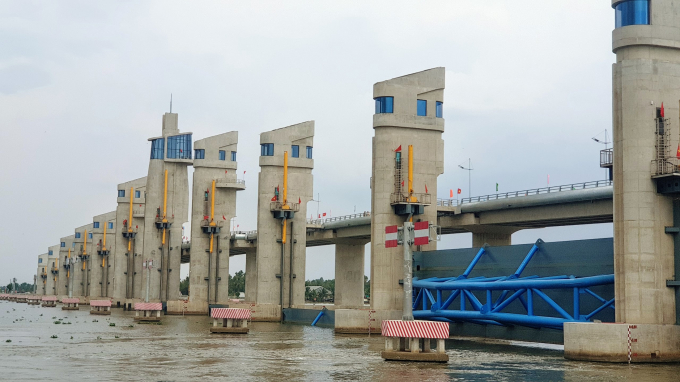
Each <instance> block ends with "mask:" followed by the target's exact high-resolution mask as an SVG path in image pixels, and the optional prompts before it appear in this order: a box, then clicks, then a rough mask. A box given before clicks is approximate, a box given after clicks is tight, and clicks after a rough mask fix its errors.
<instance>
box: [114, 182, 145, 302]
mask: <svg viewBox="0 0 680 382" xmlns="http://www.w3.org/2000/svg"><path fill="white" fill-rule="evenodd" d="M117 202H118V207H116V226H117V227H116V236H115V247H114V249H113V251H112V253H113V258H114V259H113V305H114V306H121V305H122V306H123V307H125V308H126V309H127V308H132V307H133V305H132V304H134V302H135V300H136V301H141V299H142V298H143V296H142V271H141V269H142V256H141V255H142V249H143V248H144V212H145V206H146V177H143V178H139V179H135V180H131V181H129V182H125V183H121V184H119V185H118V199H117ZM154 213H155V211H154Z"/></svg>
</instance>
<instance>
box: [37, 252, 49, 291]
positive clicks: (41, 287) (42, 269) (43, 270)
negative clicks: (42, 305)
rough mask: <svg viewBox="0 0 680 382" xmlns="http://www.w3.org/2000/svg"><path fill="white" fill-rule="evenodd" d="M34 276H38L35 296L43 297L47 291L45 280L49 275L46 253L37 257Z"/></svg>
mask: <svg viewBox="0 0 680 382" xmlns="http://www.w3.org/2000/svg"><path fill="white" fill-rule="evenodd" d="M36 274H37V275H38V280H37V285H36V294H39V295H41V296H44V295H45V294H46V293H45V292H46V291H47V278H48V277H49V275H50V272H49V271H48V268H47V253H43V254H42V255H40V256H38V271H37V273H36Z"/></svg>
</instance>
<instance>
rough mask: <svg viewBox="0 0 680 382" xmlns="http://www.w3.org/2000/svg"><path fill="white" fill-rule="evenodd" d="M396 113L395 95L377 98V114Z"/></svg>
mask: <svg viewBox="0 0 680 382" xmlns="http://www.w3.org/2000/svg"><path fill="white" fill-rule="evenodd" d="M381 113H394V97H377V98H375V114H381Z"/></svg>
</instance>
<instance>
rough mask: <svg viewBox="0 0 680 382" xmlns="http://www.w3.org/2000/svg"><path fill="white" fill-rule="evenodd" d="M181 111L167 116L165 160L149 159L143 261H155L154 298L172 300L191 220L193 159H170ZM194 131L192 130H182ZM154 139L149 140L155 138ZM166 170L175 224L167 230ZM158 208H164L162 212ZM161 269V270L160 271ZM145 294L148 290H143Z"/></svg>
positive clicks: (176, 291) (169, 216) (171, 218)
mask: <svg viewBox="0 0 680 382" xmlns="http://www.w3.org/2000/svg"><path fill="white" fill-rule="evenodd" d="M179 134H180V132H179V128H178V127H177V114H174V113H165V115H163V134H162V137H163V138H164V139H165V150H164V154H165V159H152V160H151V161H149V172H148V175H147V184H146V205H147V207H148V209H147V210H146V213H145V216H144V251H143V253H142V259H143V260H153V266H154V269H153V270H152V271H151V272H150V296H149V300H150V301H168V300H177V299H178V298H179V267H180V256H181V245H182V224H183V223H185V222H187V220H188V210H189V180H188V172H187V166H189V165H191V163H192V160H191V159H171V158H168V147H167V146H168V137H169V136H173V135H179ZM182 134H191V133H188V132H187V133H182ZM154 139H156V138H151V139H149V140H154ZM165 170H167V172H168V188H167V211H166V214H165V218H166V219H167V221H168V223H171V226H170V228H169V229H166V232H165V243H164V244H163V242H162V241H163V240H162V236H163V230H162V229H157V228H156V220H157V215H158V220H159V221H160V220H162V219H163V218H164V217H163V203H164V183H165V180H164V178H165ZM158 211H160V212H159V213H158ZM159 269H160V271H159ZM146 277H147V272H146V271H144V272H143V274H142V285H143V287H142V290H145V288H146ZM142 294H145V293H142Z"/></svg>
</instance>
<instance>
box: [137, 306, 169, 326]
mask: <svg viewBox="0 0 680 382" xmlns="http://www.w3.org/2000/svg"><path fill="white" fill-rule="evenodd" d="M162 310H163V304H162V303H160V302H138V303H136V304H135V321H139V322H160V320H161V311H162Z"/></svg>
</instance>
